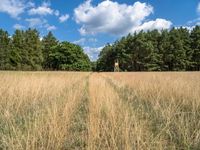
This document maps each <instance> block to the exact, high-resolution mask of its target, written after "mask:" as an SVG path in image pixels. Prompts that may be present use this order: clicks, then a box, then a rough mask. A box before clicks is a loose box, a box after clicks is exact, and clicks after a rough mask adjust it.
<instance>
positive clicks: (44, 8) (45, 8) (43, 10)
mask: <svg viewBox="0 0 200 150" xmlns="http://www.w3.org/2000/svg"><path fill="white" fill-rule="evenodd" d="M49 6H50V4H49V3H46V2H44V3H43V4H42V5H41V6H39V7H37V8H32V9H30V10H29V11H28V13H29V15H42V16H45V15H52V14H53V13H54V10H53V9H51V8H50V7H49Z"/></svg>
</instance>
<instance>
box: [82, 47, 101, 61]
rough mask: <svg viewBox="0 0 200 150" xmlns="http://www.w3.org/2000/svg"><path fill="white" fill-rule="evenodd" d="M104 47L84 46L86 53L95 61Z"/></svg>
mask: <svg viewBox="0 0 200 150" xmlns="http://www.w3.org/2000/svg"><path fill="white" fill-rule="evenodd" d="M103 48H104V46H101V47H83V49H84V51H85V53H86V54H88V56H89V58H90V60H92V61H95V60H97V58H98V55H99V53H100V51H101V50H102V49H103Z"/></svg>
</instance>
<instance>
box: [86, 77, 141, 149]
mask: <svg viewBox="0 0 200 150" xmlns="http://www.w3.org/2000/svg"><path fill="white" fill-rule="evenodd" d="M89 97H90V99H89V113H88V115H89V117H88V125H87V126H88V144H87V145H88V149H112V150H115V149H125V150H126V149H132V148H136V149H140V148H142V145H141V144H140V139H141V136H142V134H141V133H140V132H141V131H140V127H139V126H138V120H136V117H135V115H134V113H131V112H130V111H129V110H128V109H127V106H126V105H124V104H123V103H122V101H121V100H120V97H119V95H118V94H117V92H116V91H115V90H114V88H113V87H112V86H111V85H110V84H109V83H107V81H106V80H105V79H104V78H102V77H101V76H100V75H99V74H93V75H91V76H90V79H89Z"/></svg>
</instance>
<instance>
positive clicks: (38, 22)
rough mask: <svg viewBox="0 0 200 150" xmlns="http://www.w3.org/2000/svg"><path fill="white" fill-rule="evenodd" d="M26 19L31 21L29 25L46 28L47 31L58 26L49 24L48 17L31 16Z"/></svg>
mask: <svg viewBox="0 0 200 150" xmlns="http://www.w3.org/2000/svg"><path fill="white" fill-rule="evenodd" d="M26 21H27V22H28V23H29V27H31V28H45V29H46V30H47V31H52V30H56V29H57V28H56V26H54V25H49V24H48V21H47V20H46V19H42V18H29V19H26Z"/></svg>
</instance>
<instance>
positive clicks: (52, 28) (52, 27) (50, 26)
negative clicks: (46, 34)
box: [46, 24, 57, 31]
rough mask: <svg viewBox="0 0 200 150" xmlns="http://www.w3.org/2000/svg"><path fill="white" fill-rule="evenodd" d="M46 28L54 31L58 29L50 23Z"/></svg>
mask: <svg viewBox="0 0 200 150" xmlns="http://www.w3.org/2000/svg"><path fill="white" fill-rule="evenodd" d="M46 28H47V31H53V30H56V29H57V28H56V26H54V25H49V24H47V25H46Z"/></svg>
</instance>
